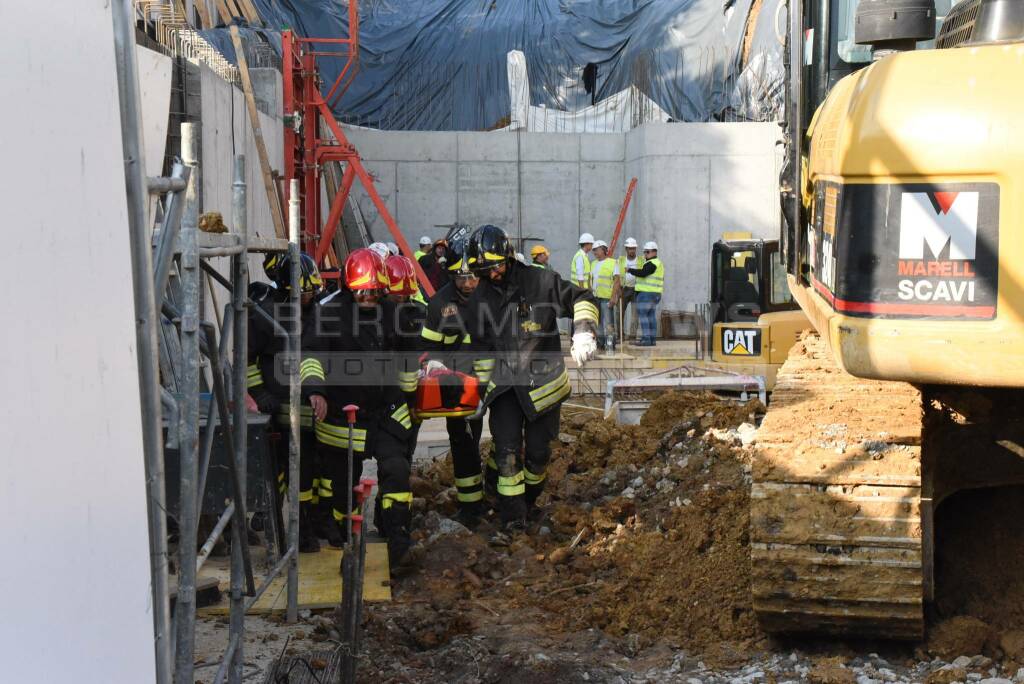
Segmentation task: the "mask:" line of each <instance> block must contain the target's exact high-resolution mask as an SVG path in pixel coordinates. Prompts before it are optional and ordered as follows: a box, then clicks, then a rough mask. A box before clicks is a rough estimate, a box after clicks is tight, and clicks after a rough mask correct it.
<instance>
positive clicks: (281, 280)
mask: <svg viewBox="0 0 1024 684" xmlns="http://www.w3.org/2000/svg"><path fill="white" fill-rule="evenodd" d="M263 272H264V273H266V274H267V278H269V279H270V282H272V283H274V284H275V285H277V286H278V287H279V288H281V289H284V290H286V289H288V285H289V284H291V282H292V277H291V273H290V271H289V266H288V253H287V252H270V253H268V254H267V256H266V257H265V258H264V259H263Z"/></svg>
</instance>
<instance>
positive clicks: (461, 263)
mask: <svg viewBox="0 0 1024 684" xmlns="http://www.w3.org/2000/svg"><path fill="white" fill-rule="evenodd" d="M468 247H469V239H468V238H465V237H463V238H459V239H458V240H455V241H452V242H449V243H448V263H447V266H448V272H449V273H450V274H452V275H453V276H468V275H471V274H472V273H473V271H472V269H470V268H469V262H468V261H466V249H467V248H468Z"/></svg>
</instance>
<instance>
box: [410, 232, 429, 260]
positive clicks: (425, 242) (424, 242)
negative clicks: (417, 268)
mask: <svg viewBox="0 0 1024 684" xmlns="http://www.w3.org/2000/svg"><path fill="white" fill-rule="evenodd" d="M430 243H431V240H430V237H429V236H427V235H424V236H423V237H421V238H420V248H419V249H417V250H416V251H415V252H414V253H413V255H412V258H413V259H415V260H416V261H419V260H420V259H422V258H423V257H425V256H427V252H429V251H430Z"/></svg>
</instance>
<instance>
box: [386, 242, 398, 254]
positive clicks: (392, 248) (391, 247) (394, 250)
mask: <svg viewBox="0 0 1024 684" xmlns="http://www.w3.org/2000/svg"><path fill="white" fill-rule="evenodd" d="M388 253H389V254H398V245H396V244H395V243H394V242H389V243H388Z"/></svg>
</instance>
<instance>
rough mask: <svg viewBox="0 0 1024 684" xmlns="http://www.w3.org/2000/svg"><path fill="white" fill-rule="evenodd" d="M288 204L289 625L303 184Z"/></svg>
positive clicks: (293, 616)
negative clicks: (289, 287)
mask: <svg viewBox="0 0 1024 684" xmlns="http://www.w3.org/2000/svg"><path fill="white" fill-rule="evenodd" d="M289 198H290V199H289V201H288V255H289V256H290V257H291V267H292V271H291V274H292V288H291V297H290V304H291V307H292V310H291V330H290V331H289V336H288V360H289V365H288V373H289V378H288V380H289V395H288V423H289V429H290V431H291V434H290V439H289V440H288V549H289V551H291V554H292V555H291V560H290V561H289V563H288V615H287V619H288V622H295V621H296V620H298V617H299V615H298V605H299V553H298V551H299V459H300V458H302V455H301V453H300V449H299V439H300V434H299V384H300V381H299V353H300V343H299V336H300V335H301V334H302V333H301V331H302V309H301V297H302V295H301V293H300V288H299V272H300V270H301V266H300V265H299V181H298V180H297V179H292V181H291V194H290V195H289Z"/></svg>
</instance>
